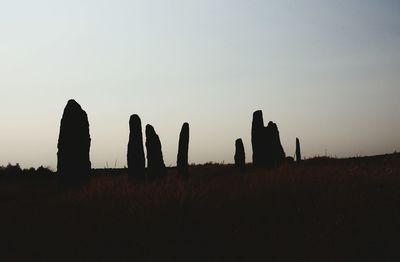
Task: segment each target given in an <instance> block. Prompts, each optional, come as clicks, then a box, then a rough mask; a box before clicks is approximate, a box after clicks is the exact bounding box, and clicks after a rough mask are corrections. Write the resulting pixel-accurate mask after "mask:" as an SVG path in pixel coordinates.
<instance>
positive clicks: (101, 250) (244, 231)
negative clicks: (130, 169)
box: [0, 154, 400, 261]
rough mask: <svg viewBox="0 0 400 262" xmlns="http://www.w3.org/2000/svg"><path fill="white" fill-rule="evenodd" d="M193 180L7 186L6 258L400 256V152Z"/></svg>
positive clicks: (3, 190) (2, 203)
mask: <svg viewBox="0 0 400 262" xmlns="http://www.w3.org/2000/svg"><path fill="white" fill-rule="evenodd" d="M190 172H191V178H190V179H188V180H181V179H180V178H179V176H177V174H176V171H175V170H174V169H170V170H169V172H168V176H167V177H166V178H164V179H162V180H158V181H154V182H148V183H139V182H135V181H129V180H128V179H127V176H126V175H98V176H94V177H93V178H92V179H91V181H90V182H89V184H87V185H85V186H83V187H81V188H75V189H70V190H66V191H60V190H58V186H57V179H56V178H55V175H54V177H53V176H45V177H34V176H28V177H17V178H11V179H0V261H88V260H91V261H92V260H93V261H399V259H400V236H399V235H400V155H399V154H393V155H386V156H379V157H370V158H354V159H343V160H336V159H328V158H317V159H310V160H307V161H303V162H302V163H300V164H291V165H284V166H282V167H280V168H278V169H274V170H263V169H251V168H249V169H248V171H247V172H246V173H244V174H241V173H240V172H238V171H237V170H236V169H235V168H234V167H233V166H229V165H204V166H193V167H191V168H190ZM103 173H104V172H103Z"/></svg>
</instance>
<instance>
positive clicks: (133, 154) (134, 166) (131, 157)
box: [128, 115, 146, 179]
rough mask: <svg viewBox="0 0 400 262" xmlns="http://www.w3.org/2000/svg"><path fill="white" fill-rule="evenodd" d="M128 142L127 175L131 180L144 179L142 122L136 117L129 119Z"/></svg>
mask: <svg viewBox="0 0 400 262" xmlns="http://www.w3.org/2000/svg"><path fill="white" fill-rule="evenodd" d="M129 129H130V133H129V142H128V175H129V177H131V178H139V179H141V178H144V174H145V168H146V163H145V158H144V149H143V134H142V122H141V121H140V118H139V116H138V115H132V116H131V117H130V119H129Z"/></svg>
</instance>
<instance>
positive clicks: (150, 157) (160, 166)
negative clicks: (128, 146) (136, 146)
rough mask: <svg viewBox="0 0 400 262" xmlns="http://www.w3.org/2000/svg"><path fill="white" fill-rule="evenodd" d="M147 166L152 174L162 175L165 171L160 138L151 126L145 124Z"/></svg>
mask: <svg viewBox="0 0 400 262" xmlns="http://www.w3.org/2000/svg"><path fill="white" fill-rule="evenodd" d="M146 149H147V167H148V169H149V171H150V172H151V173H152V175H163V174H164V173H165V171H166V169H165V164H164V159H163V155H162V150H161V142H160V138H159V137H158V135H157V134H156V132H155V131H154V128H153V126H151V125H146Z"/></svg>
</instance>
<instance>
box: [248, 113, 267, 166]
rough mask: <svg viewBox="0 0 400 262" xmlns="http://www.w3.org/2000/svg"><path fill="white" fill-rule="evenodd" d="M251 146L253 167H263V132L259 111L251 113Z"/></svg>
mask: <svg viewBox="0 0 400 262" xmlns="http://www.w3.org/2000/svg"><path fill="white" fill-rule="evenodd" d="M251 145H252V148H253V165H254V166H256V167H259V166H263V165H264V162H265V132H264V120H263V113H262V111H261V110H258V111H255V112H254V113H253V122H252V127H251Z"/></svg>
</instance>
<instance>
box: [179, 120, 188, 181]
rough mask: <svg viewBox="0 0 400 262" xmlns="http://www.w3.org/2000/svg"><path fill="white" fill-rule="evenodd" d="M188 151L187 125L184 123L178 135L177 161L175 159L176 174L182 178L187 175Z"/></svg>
mask: <svg viewBox="0 0 400 262" xmlns="http://www.w3.org/2000/svg"><path fill="white" fill-rule="evenodd" d="M188 151H189V124H188V123H184V124H183V126H182V129H181V133H180V135H179V145H178V159H177V167H178V172H179V174H181V175H183V176H187V175H188V174H189V163H188Z"/></svg>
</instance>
